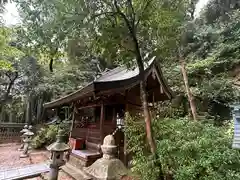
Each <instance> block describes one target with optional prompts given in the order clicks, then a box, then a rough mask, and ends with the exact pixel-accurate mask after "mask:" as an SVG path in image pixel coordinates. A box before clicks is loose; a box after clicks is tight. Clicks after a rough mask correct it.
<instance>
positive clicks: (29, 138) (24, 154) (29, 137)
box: [20, 130, 34, 158]
mask: <svg viewBox="0 0 240 180" xmlns="http://www.w3.org/2000/svg"><path fill="white" fill-rule="evenodd" d="M33 135H34V133H33V132H31V131H29V130H28V131H27V132H25V133H24V134H23V142H24V147H23V152H22V154H21V155H20V158H26V157H28V156H29V154H28V150H29V145H30V143H31V142H32V136H33Z"/></svg>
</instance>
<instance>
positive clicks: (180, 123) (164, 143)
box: [126, 118, 240, 180]
mask: <svg viewBox="0 0 240 180" xmlns="http://www.w3.org/2000/svg"><path fill="white" fill-rule="evenodd" d="M136 120H137V119H136V118H128V124H127V125H128V126H127V130H126V133H127V136H128V137H129V144H128V145H129V146H130V148H129V151H131V152H132V153H133V154H134V156H133V165H134V166H133V168H132V170H133V171H134V172H136V173H137V174H139V175H140V176H141V179H146V180H150V179H156V177H157V173H155V171H157V172H158V169H157V167H155V166H154V165H153V161H151V157H150V156H149V154H148V153H147V152H148V151H146V149H145V143H144V142H145V141H144V140H145V134H144V123H143V122H142V123H141V124H139V123H136ZM153 127H154V134H155V136H154V137H155V139H156V143H157V154H158V156H159V157H160V159H159V160H160V161H161V164H162V167H163V170H164V175H165V177H166V176H171V175H172V176H173V177H174V179H176V180H195V179H199V180H205V179H213V180H215V179H216V180H217V179H222V180H232V179H240V178H239V177H240V176H239V175H240V171H239V167H240V153H239V151H237V150H234V149H232V148H231V143H232V133H233V128H232V127H233V125H232V124H229V123H226V124H225V125H224V126H221V127H216V126H214V125H213V124H212V122H211V121H210V122H209V121H201V122H193V121H189V119H169V118H166V119H156V120H154V121H153Z"/></svg>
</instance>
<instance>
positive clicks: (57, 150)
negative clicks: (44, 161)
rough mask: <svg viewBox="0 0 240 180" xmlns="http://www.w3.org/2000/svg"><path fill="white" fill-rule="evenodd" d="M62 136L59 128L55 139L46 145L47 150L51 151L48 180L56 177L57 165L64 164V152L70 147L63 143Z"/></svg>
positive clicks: (53, 179)
mask: <svg viewBox="0 0 240 180" xmlns="http://www.w3.org/2000/svg"><path fill="white" fill-rule="evenodd" d="M63 137H64V136H63V130H59V131H58V135H57V141H56V142H54V143H53V144H51V145H49V146H48V147H47V150H48V151H50V152H51V161H50V175H49V180H57V179H58V171H59V167H60V166H62V165H64V164H65V161H64V152H66V151H69V149H70V146H69V145H67V144H65V143H64V141H63Z"/></svg>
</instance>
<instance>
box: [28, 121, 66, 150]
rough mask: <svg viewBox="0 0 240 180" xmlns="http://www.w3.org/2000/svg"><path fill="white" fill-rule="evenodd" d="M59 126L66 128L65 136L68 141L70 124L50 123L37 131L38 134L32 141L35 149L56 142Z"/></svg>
mask: <svg viewBox="0 0 240 180" xmlns="http://www.w3.org/2000/svg"><path fill="white" fill-rule="evenodd" d="M59 127H60V128H62V129H63V130H64V138H65V141H66V142H67V140H68V135H69V126H67V125H65V124H60V126H59V125H49V126H46V127H42V128H41V129H39V130H38V131H37V134H36V136H35V137H34V138H33V141H32V144H33V147H34V148H35V149H39V148H44V147H45V146H47V145H50V144H51V143H53V142H55V141H56V136H57V133H58V129H59Z"/></svg>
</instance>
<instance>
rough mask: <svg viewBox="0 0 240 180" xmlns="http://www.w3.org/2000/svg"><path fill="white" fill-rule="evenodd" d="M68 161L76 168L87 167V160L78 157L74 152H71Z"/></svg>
mask: <svg viewBox="0 0 240 180" xmlns="http://www.w3.org/2000/svg"><path fill="white" fill-rule="evenodd" d="M68 163H69V164H71V165H72V166H75V167H76V168H82V167H86V165H87V161H86V160H84V159H82V158H80V157H76V156H74V155H72V154H70V156H69V160H68Z"/></svg>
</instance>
